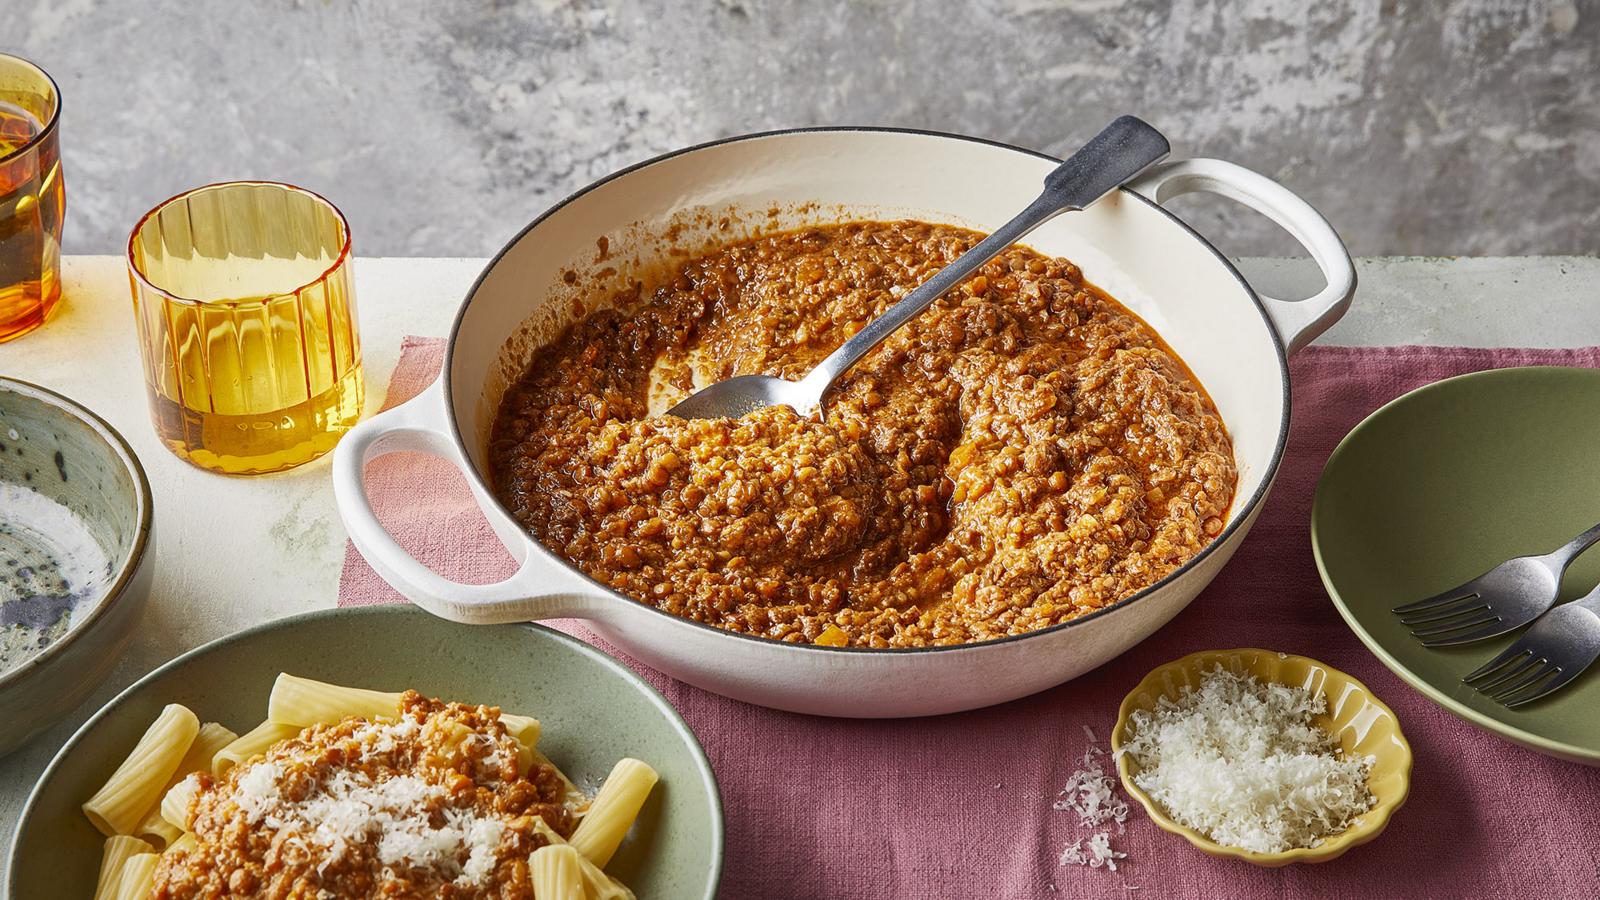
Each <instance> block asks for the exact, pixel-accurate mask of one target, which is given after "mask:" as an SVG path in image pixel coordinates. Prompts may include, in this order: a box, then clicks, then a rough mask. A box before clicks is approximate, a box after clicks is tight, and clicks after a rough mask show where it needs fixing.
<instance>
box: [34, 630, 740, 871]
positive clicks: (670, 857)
mask: <svg viewBox="0 0 1600 900" xmlns="http://www.w3.org/2000/svg"><path fill="white" fill-rule="evenodd" d="M285 670H287V671H290V672H293V673H294V674H297V675H305V676H308V677H311V678H316V679H320V680H323V681H331V682H335V683H339V684H347V685H353V686H360V687H373V688H380V689H383V690H402V689H404V688H414V689H416V690H419V691H422V692H423V693H426V694H429V695H431V696H437V697H443V698H448V699H455V700H462V701H469V702H475V703H487V704H494V705H498V706H501V707H502V708H504V709H508V710H513V711H516V712H519V713H523V714H526V715H532V716H537V717H538V719H539V721H540V724H541V726H542V728H541V734H540V738H539V748H540V749H541V750H543V751H544V753H545V754H546V755H547V756H549V757H550V759H551V760H552V761H554V762H555V763H556V765H558V766H560V767H561V769H562V770H563V771H564V772H566V773H567V775H568V776H570V777H571V778H572V780H573V781H575V782H576V783H578V784H579V785H583V786H585V787H588V788H590V789H592V788H593V786H594V785H596V784H598V783H599V782H600V780H601V779H603V778H604V777H605V775H606V773H607V772H609V771H610V770H611V766H612V765H613V764H614V763H616V761H617V760H618V759H621V758H622V757H624V756H632V757H634V758H637V759H642V760H644V761H645V762H648V763H649V764H650V765H651V766H653V767H655V769H656V771H658V772H660V773H661V781H660V783H659V784H658V785H657V786H656V788H655V789H654V790H653V791H652V792H651V794H650V798H649V800H647V801H646V802H645V805H644V808H643V809H642V810H641V811H640V813H639V819H638V821H637V823H636V824H635V825H634V828H633V831H632V832H631V833H630V834H629V836H628V838H627V839H626V840H624V841H623V843H622V846H621V847H620V848H619V849H618V850H617V854H616V856H614V857H613V858H612V860H611V862H610V863H609V864H608V865H607V866H606V871H607V872H610V873H611V874H613V875H615V876H617V877H618V878H620V879H621V880H622V881H623V883H625V884H627V885H628V886H629V887H631V888H632V889H633V890H634V892H635V893H637V894H638V895H639V896H640V897H646V898H649V897H670V898H683V900H695V898H707V900H709V898H711V897H714V896H715V895H716V892H717V881H718V878H719V877H720V874H721V872H722V803H721V799H720V798H719V795H718V793H717V782H716V779H715V777H714V776H713V775H712V773H711V765H710V763H708V762H707V761H706V757H705V753H704V752H702V750H701V749H700V744H699V742H698V741H697V740H695V737H694V734H693V733H692V732H690V730H689V726H688V725H687V724H685V723H684V721H683V718H682V717H681V716H679V715H678V713H677V712H676V711H675V710H673V708H672V707H671V706H670V705H669V704H668V703H667V701H666V699H665V698H663V697H662V696H661V695H660V694H658V693H656V691H655V690H654V689H653V688H651V687H650V686H649V685H648V684H646V683H645V682H644V680H643V679H641V678H640V677H639V676H638V675H636V674H634V673H633V671H632V670H631V669H629V668H627V667H626V666H624V665H622V664H621V663H619V662H617V661H616V660H614V659H612V658H610V657H609V656H606V655H605V654H603V653H601V652H600V651H599V650H596V649H595V648H593V647H591V646H589V645H588V644H585V643H583V642H582V641H579V640H576V639H575V638H571V637H568V636H567V635H564V634H561V633H560V632H557V631H552V630H550V629H548V628H543V627H541V626H537V625H499V626H494V627H487V628H485V627H473V626H468V625H456V624H453V623H450V622H446V621H444V620H442V619H437V618H434V617H433V616H430V615H428V614H427V613H424V612H422V611H420V610H418V609H415V608H413V607H409V606H369V607H359V608H354V609H330V610H322V611H319V612H314V613H307V614H305V615H300V616H292V617H290V618H286V619H279V620H277V621H275V622H269V623H267V624H265V625H260V626H257V627H255V628H251V629H249V630H248V631H243V632H240V633H238V634H235V635H232V636H230V637H226V638H223V639H221V640H218V641H213V642H211V643H209V644H206V645H205V646H203V647H200V648H199V649H196V650H192V651H190V652H189V653H186V654H184V655H183V656H180V657H178V658H177V659H175V660H173V661H172V662H169V663H167V664H166V665H164V666H162V667H161V668H159V669H157V670H155V671H154V672H151V673H150V674H149V675H146V676H145V677H144V678H142V679H140V680H139V681H138V682H137V683H135V684H134V685H133V686H132V687H130V688H128V689H127V690H126V691H123V692H122V693H121V694H120V695H118V696H117V697H116V698H115V699H114V700H112V701H111V702H110V703H108V704H106V706H105V708H104V709H102V710H100V712H98V713H96V714H95V716H94V718H92V719H90V720H89V721H88V722H87V723H85V724H84V726H83V727H82V728H80V729H79V730H78V733H77V734H75V735H73V736H72V740H70V741H68V742H67V745H66V746H65V747H63V748H62V749H61V752H60V753H58V754H56V758H55V759H54V760H52V761H51V763H50V768H49V769H47V770H45V773H44V776H43V777H41V778H40V779H39V783H38V785H37V786H36V787H35V788H34V790H33V795H32V796H31V797H29V798H28V805H27V807H26V808H24V810H23V812H22V818H21V820H20V821H19V822H18V824H17V836H16V839H15V840H14V841H13V843H12V845H11V855H10V860H9V863H8V868H9V875H8V876H7V877H8V880H7V882H6V887H5V897H6V898H7V900H33V898H36V897H88V896H90V895H91V894H93V893H94V884H95V867H96V865H97V864H98V860H99V859H100V848H101V843H102V842H103V841H104V840H105V839H104V837H102V836H101V834H100V832H98V831H96V830H95V829H94V826H92V825H90V824H89V820H88V819H86V818H84V816H83V813H82V812H81V810H80V809H79V806H80V805H81V804H82V803H83V801H84V799H85V798H87V797H88V796H89V795H90V794H92V793H94V791H95V789H96V788H98V787H99V786H100V785H101V784H102V783H103V782H104V781H105V780H106V778H107V776H109V775H110V774H111V772H112V770H113V769H115V768H116V767H117V765H118V764H119V763H120V762H121V761H122V757H123V755H124V754H125V753H126V752H127V750H128V748H130V747H132V746H133V745H134V744H135V743H136V742H137V741H138V739H139V735H140V734H141V733H143V731H144V729H145V728H146V727H148V726H149V724H150V722H151V721H152V720H153V719H154V718H155V717H156V714H157V713H158V712H159V711H160V710H161V708H162V706H164V705H166V704H168V703H182V704H184V705H185V706H188V707H189V708H190V709H192V710H194V711H195V712H196V713H197V714H198V715H199V716H200V718H201V719H202V720H208V721H212V720H214V721H218V722H222V723H224V724H226V725H229V726H230V727H232V728H234V729H235V730H236V731H241V732H242V731H244V730H245V729H246V728H250V727H252V726H253V725H255V724H256V723H257V722H259V721H261V719H262V717H263V716H264V714H265V713H266V708H267V695H268V693H269V692H270V691H271V688H272V681H273V679H274V678H276V677H277V675H278V673H279V672H280V671H285Z"/></svg>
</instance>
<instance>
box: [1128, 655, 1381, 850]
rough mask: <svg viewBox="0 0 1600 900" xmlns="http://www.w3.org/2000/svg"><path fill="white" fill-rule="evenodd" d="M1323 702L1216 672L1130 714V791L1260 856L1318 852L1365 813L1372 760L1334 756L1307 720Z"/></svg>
mask: <svg viewBox="0 0 1600 900" xmlns="http://www.w3.org/2000/svg"><path fill="white" fill-rule="evenodd" d="M1326 709H1327V701H1326V699H1324V698H1323V697H1321V696H1317V695H1314V694H1312V693H1311V692H1310V691H1308V690H1306V689H1305V688H1300V687H1290V686H1287V685H1281V684H1272V683H1262V682H1260V681H1257V680H1256V679H1255V678H1254V677H1251V676H1239V675H1235V674H1233V673H1231V672H1229V671H1227V670H1225V669H1223V668H1222V667H1221V666H1218V667H1217V668H1216V669H1215V670H1213V671H1211V672H1208V673H1206V674H1205V675H1204V677H1203V678H1202V679H1201V682H1200V686H1199V689H1198V690H1196V689H1194V688H1190V687H1185V688H1184V689H1183V692H1182V694H1181V695H1180V697H1179V699H1178V700H1177V701H1172V700H1169V699H1167V698H1165V697H1163V698H1161V700H1160V701H1158V703H1157V705H1156V708H1155V709H1154V710H1139V711H1136V712H1135V713H1134V714H1133V717H1132V726H1133V728H1132V730H1133V733H1134V736H1133V739H1132V740H1131V741H1129V742H1128V744H1126V745H1125V746H1124V747H1123V749H1122V751H1121V752H1123V753H1129V754H1131V755H1132V756H1133V758H1134V760H1135V761H1137V762H1138V764H1139V768H1140V770H1141V771H1140V772H1139V773H1138V774H1137V775H1135V776H1134V783H1135V784H1137V785H1138V786H1139V787H1140V788H1141V789H1143V790H1144V791H1146V792H1147V793H1149V794H1150V796H1151V798H1153V799H1154V800H1155V801H1156V802H1157V803H1159V804H1160V805H1161V807H1162V808H1163V809H1165V810H1166V811H1167V814H1168V815H1170V816H1171V817H1172V818H1173V819H1174V820H1176V821H1177V822H1179V823H1180V824H1182V825H1185V826H1187V827H1189V828H1193V829H1194V830H1196V831H1198V832H1200V833H1202V834H1204V835H1205V836H1207V837H1209V838H1211V839H1212V840H1214V841H1216V842H1218V843H1221V844H1227V845H1230V846H1234V847H1241V848H1243V849H1246V850H1253V851H1256V852H1259V853H1277V852H1281V851H1284V850H1288V849H1291V848H1295V847H1315V846H1317V845H1318V844H1320V843H1321V842H1322V839H1323V838H1324V837H1326V836H1328V835H1331V834H1336V833H1338V832H1340V831H1343V830H1344V829H1345V828H1347V827H1348V826H1349V825H1350V823H1351V821H1352V820H1353V819H1354V818H1355V817H1357V816H1359V815H1361V814H1362V813H1364V812H1366V811H1367V810H1369V809H1371V808H1372V805H1373V803H1374V802H1375V801H1374V799H1373V797H1372V794H1371V792H1370V791H1368V790H1367V769H1368V766H1369V765H1370V763H1371V760H1370V759H1352V758H1345V757H1343V756H1341V755H1340V754H1339V752H1338V748H1337V746H1336V745H1335V743H1334V741H1333V738H1332V736H1331V735H1329V734H1328V733H1327V732H1326V731H1324V730H1322V729H1321V728H1319V727H1317V725H1316V723H1315V722H1314V721H1313V719H1312V717H1313V716H1316V715H1318V714H1320V713H1322V712H1324V711H1325V710H1326Z"/></svg>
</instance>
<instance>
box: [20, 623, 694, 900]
mask: <svg viewBox="0 0 1600 900" xmlns="http://www.w3.org/2000/svg"><path fill="white" fill-rule="evenodd" d="M392 615H401V616H419V617H420V616H427V617H428V618H429V619H432V618H434V617H433V616H431V615H429V614H428V613H425V612H423V611H422V610H420V609H417V608H416V607H414V606H410V605H400V604H394V605H380V606H349V607H334V608H332V609H319V610H313V611H311V612H307V613H300V614H298V615H293V616H285V617H283V618H281V619H273V620H271V621H268V622H262V623H260V624H258V625H252V626H251V627H249V628H245V629H243V630H241V631H235V632H233V633H232V634H228V635H225V636H223V637H220V638H217V639H216V640H212V641H207V642H206V643H204V644H201V645H200V646H198V647H195V648H194V649H192V650H189V651H186V652H184V653H181V654H179V655H178V656H175V657H173V658H172V659H170V660H168V661H167V662H165V663H162V664H161V665H159V666H157V667H156V668H154V669H152V670H151V671H149V672H147V673H146V674H145V675H143V676H142V677H140V678H139V679H138V680H137V681H135V682H134V683H133V684H130V685H128V686H127V687H126V688H124V689H123V690H122V691H120V692H118V694H117V695H116V696H115V697H112V698H111V699H110V700H108V701H106V703H105V705H104V706H101V707H100V709H98V710H96V711H95V714H94V715H92V716H90V717H89V719H88V720H87V721H85V722H84V723H83V724H82V725H80V726H78V729H77V730H76V731H74V732H73V733H72V737H70V738H67V741H66V743H64V744H62V745H61V749H60V750H57V751H56V753H55V755H54V756H52V757H51V758H50V765H48V766H46V767H45V770H44V772H43V773H41V774H40V775H39V779H38V780H37V781H35V782H34V785H33V788H32V789H31V790H30V791H28V801H27V802H26V803H24V804H23V806H22V812H21V813H20V814H18V816H17V823H16V831H15V833H13V834H12V836H11V846H10V848H9V849H8V850H7V851H6V873H7V874H6V883H5V891H6V892H5V896H6V897H7V898H8V900H11V898H15V897H16V896H17V890H18V888H17V872H18V866H17V852H18V848H19V847H20V846H21V845H22V838H23V835H24V833H25V832H26V828H25V827H24V826H25V825H26V824H27V822H28V820H29V818H30V817H31V816H32V815H33V812H34V806H35V805H36V804H38V803H39V802H40V797H39V793H40V791H41V789H42V788H43V787H44V784H45V782H47V781H49V780H50V778H51V776H52V775H54V774H55V772H56V769H57V768H58V767H59V766H60V765H61V763H62V760H64V759H65V758H66V756H67V754H68V753H70V752H71V751H72V750H74V749H75V748H76V747H77V745H78V742H79V741H81V740H82V739H83V738H84V735H85V733H86V732H87V731H88V730H89V729H90V728H92V727H94V726H95V725H97V724H98V723H99V722H100V720H101V719H104V718H105V717H107V716H109V715H110V714H111V712H112V710H114V709H115V708H116V707H118V706H120V705H122V703H124V702H125V701H126V700H128V698H129V697H131V696H132V695H133V694H134V692H136V691H139V690H141V689H142V688H144V687H145V685H146V684H148V683H150V682H152V681H155V680H156V679H157V678H159V677H161V676H163V675H166V674H167V673H168V672H169V671H172V670H173V669H176V668H178V667H179V666H182V665H183V664H185V663H187V662H189V661H190V660H191V659H194V658H195V657H198V656H201V655H203V654H207V653H210V652H212V651H215V650H221V649H223V648H224V647H227V646H229V645H231V644H235V643H237V642H239V641H243V640H245V639H247V638H251V637H254V636H255V635H257V634H260V633H262V632H266V631H278V630H282V629H286V628H294V627H295V626H297V625H299V624H300V623H302V622H308V621H314V620H319V619H335V618H358V617H361V616H392ZM488 627H499V626H488ZM513 627H517V628H521V629H524V630H526V631H529V632H534V633H537V634H541V635H543V636H545V637H549V638H552V639H554V640H555V641H556V643H558V644H566V645H568V646H569V647H570V648H572V649H574V650H577V651H578V652H579V653H582V654H585V655H587V656H589V657H590V658H591V659H594V660H596V661H598V662H600V663H601V664H602V665H604V666H606V667H608V668H610V669H611V671H612V672H614V673H615V674H616V675H617V676H619V677H620V678H622V680H624V681H627V682H629V683H631V684H632V685H633V686H634V687H636V688H639V689H640V690H641V691H643V693H644V695H645V697H646V699H648V700H650V701H651V702H653V703H654V704H655V705H656V707H657V708H659V709H660V710H661V711H662V712H663V713H665V714H666V716H667V720H668V721H669V722H671V723H672V724H673V726H674V727H675V728H676V729H677V730H678V731H679V732H680V733H681V734H682V735H683V736H684V737H686V738H688V743H689V749H690V751H691V755H692V756H693V759H694V761H695V763H697V764H698V766H699V768H700V773H701V777H702V778H703V780H704V782H705V785H706V787H707V788H708V789H709V794H710V798H711V803H710V807H711V808H710V809H709V810H708V812H709V814H710V817H711V845H712V846H711V871H710V872H709V876H710V879H709V882H708V890H707V893H706V895H705V896H706V897H707V898H708V900H711V898H715V897H716V895H717V890H718V887H719V886H720V884H721V881H722V866H723V860H724V844H725V842H726V837H725V834H724V828H723V815H722V791H721V788H720V787H719V786H718V784H717V775H716V772H715V771H714V770H713V769H712V768H711V761H710V760H709V759H707V758H706V752H705V748H704V747H702V746H701V745H700V739H699V738H697V737H696V736H695V733H694V730H693V729H691V728H690V727H689V723H688V722H687V721H685V720H684V718H683V716H682V715H681V714H680V713H679V712H678V710H677V709H676V708H674V707H673V705H672V704H671V703H668V702H667V698H666V697H664V696H662V695H661V692H660V691H658V690H656V689H655V688H654V687H652V686H651V685H650V683H649V682H648V681H645V680H644V679H643V678H641V677H640V676H639V674H638V673H637V672H635V671H633V670H632V669H630V668H628V667H627V666H625V665H623V664H622V663H620V662H618V661H617V660H616V659H614V658H612V657H611V656H609V655H607V654H606V653H603V652H601V651H600V650H599V649H598V648H596V647H594V646H592V645H590V644H588V643H585V642H584V641H580V640H578V639H577V638H575V637H573V636H572V635H569V634H565V633H563V632H560V631H556V630H555V629H553V628H549V627H546V626H544V625H537V624H535V623H532V622H523V623H518V624H517V625H514V626H513Z"/></svg>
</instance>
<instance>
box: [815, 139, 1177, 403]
mask: <svg viewBox="0 0 1600 900" xmlns="http://www.w3.org/2000/svg"><path fill="white" fill-rule="evenodd" d="M1171 149H1172V148H1171V146H1170V145H1168V143H1167V139H1166V138H1164V137H1162V136H1161V132H1159V131H1156V130H1155V129H1154V128H1151V127H1150V126H1149V125H1147V124H1145V123H1144V122H1143V121H1141V120H1139V119H1137V118H1135V117H1133V116H1122V117H1121V118H1119V119H1117V120H1116V121H1115V122H1112V123H1111V124H1110V125H1108V126H1106V128H1105V130H1104V131H1102V132H1100V133H1099V134H1097V135H1095V136H1094V137H1093V138H1091V139H1090V140H1089V142H1088V143H1087V144H1084V145H1083V148H1082V149H1080V150H1079V151H1078V152H1077V153H1074V154H1072V156H1070V157H1068V158H1067V160H1066V161H1065V162H1063V163H1062V164H1061V165H1060V166H1057V167H1056V169H1055V171H1053V172H1051V173H1050V174H1049V175H1047V176H1045V179H1044V192H1043V193H1041V194H1040V195H1039V197H1038V198H1037V199H1035V200H1034V201H1033V202H1032V203H1030V204H1028V208H1027V209H1024V210H1023V211H1022V212H1021V213H1019V214H1018V215H1017V216H1016V218H1014V219H1012V220H1011V221H1009V222H1007V223H1005V224H1004V225H1001V226H1000V227H999V228H997V229H995V230H994V232H993V233H992V234H990V235H989V236H988V237H986V238H984V239H983V240H982V241H979V242H978V244H977V246H975V247H973V248H972V249H971V250H968V251H967V252H965V253H963V254H961V255H960V256H959V257H957V258H956V260H955V262H952V263H951V264H950V265H948V266H945V267H944V268H943V269H940V270H939V271H938V272H937V273H935V274H934V276H933V277H932V278H929V279H928V280H927V281H925V282H923V283H922V284H921V285H919V286H918V287H917V289H916V290H914V291H912V292H911V293H909V294H907V295H906V296H905V299H903V300H901V301H900V302H898V303H896V304H895V305H893V306H891V307H889V309H888V310H886V311H885V312H884V313H883V315H881V316H879V317H878V318H876V319H874V320H872V321H871V322H869V323H867V326H866V327H865V328H863V329H861V330H860V331H858V332H856V333H855V335H854V336H853V337H851V338H850V339H849V340H847V341H845V342H844V343H843V344H841V345H840V346H839V349H837V350H835V351H833V352H832V353H830V354H829V355H828V356H827V358H826V359H824V360H823V361H822V362H820V363H818V364H817V366H816V368H814V369H812V370H811V372H810V373H809V374H807V375H806V377H805V378H804V379H803V380H802V381H801V383H802V384H804V385H806V387H808V388H811V389H812V390H814V391H815V393H814V394H813V396H815V397H817V398H818V400H819V401H820V399H821V397H822V395H823V394H824V393H826V392H827V389H828V387H829V386H830V385H832V384H833V382H834V380H835V379H837V378H838V377H839V376H840V375H842V374H844V372H845V370H847V369H849V368H850V367H851V366H853V365H855V363H856V362H857V361H858V360H860V359H861V357H863V356H866V355H867V353H869V352H871V350H872V349H873V348H874V347H877V346H878V345H879V344H881V343H883V341H884V340H885V339H886V338H888V337H889V335H891V334H893V333H894V332H895V331H897V330H898V329H899V328H900V326H901V325H904V324H905V323H906V322H907V321H909V320H910V319H912V318H913V317H915V316H916V315H917V313H920V312H922V310H923V309H924V308H926V307H927V306H928V305H929V304H931V303H932V302H933V301H935V300H938V299H939V298H940V297H943V296H944V295H945V294H947V293H949V292H950V289H951V288H953V287H955V286H956V285H958V284H960V283H961V282H962V281H965V280H966V279H967V277H968V276H970V275H972V273H974V272H976V271H977V270H978V269H979V268H981V267H982V266H983V264H984V263H986V262H988V261H989V260H991V259H994V258H995V257H996V256H999V255H1000V253H1001V252H1002V251H1003V250H1005V249H1006V248H1007V247H1009V246H1011V245H1012V244H1015V243H1016V242H1017V241H1020V240H1022V239H1023V237H1025V236H1026V235H1027V234H1028V232H1030V231H1032V230H1034V229H1035V228H1038V227H1039V226H1040V225H1043V224H1044V223H1046V222H1048V221H1050V220H1051V219H1053V218H1055V217H1056V216H1058V215H1060V214H1061V213H1064V212H1067V211H1069V210H1077V209H1083V208H1084V207H1086V206H1088V205H1089V204H1091V203H1093V202H1095V201H1096V200H1099V199H1100V198H1101V197H1103V196H1105V195H1106V194H1108V193H1110V192H1111V191H1112V190H1114V189H1116V188H1117V187H1118V186H1119V185H1121V184H1123V183H1124V182H1126V181H1129V180H1131V179H1132V178H1134V177H1135V176H1136V175H1138V174H1140V173H1141V172H1143V171H1144V170H1146V169H1148V168H1150V167H1151V166H1153V165H1155V164H1156V163H1158V162H1160V161H1161V160H1162V159H1163V158H1165V157H1166V155H1167V153H1168V152H1170V150H1171Z"/></svg>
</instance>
